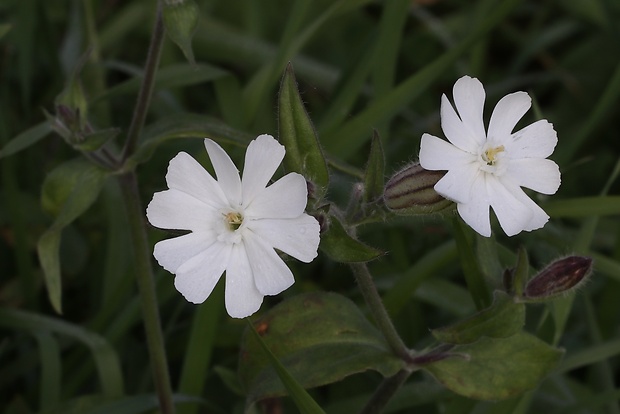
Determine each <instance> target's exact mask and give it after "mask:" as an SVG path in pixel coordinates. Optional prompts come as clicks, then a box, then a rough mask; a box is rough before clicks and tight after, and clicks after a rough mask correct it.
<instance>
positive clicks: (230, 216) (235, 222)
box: [224, 211, 243, 231]
mask: <svg viewBox="0 0 620 414" xmlns="http://www.w3.org/2000/svg"><path fill="white" fill-rule="evenodd" d="M224 220H225V221H226V224H228V227H229V228H230V230H232V231H235V230H237V229H238V228H239V227H241V224H242V223H243V216H242V215H241V214H240V213H237V212H236V211H231V212H229V213H226V214H224Z"/></svg>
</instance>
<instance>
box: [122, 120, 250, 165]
mask: <svg viewBox="0 0 620 414" xmlns="http://www.w3.org/2000/svg"><path fill="white" fill-rule="evenodd" d="M142 136H143V139H142V141H141V142H140V144H139V147H138V150H137V151H136V153H135V154H134V155H133V156H132V157H131V160H132V162H135V163H142V162H145V161H147V160H148V159H149V158H150V157H151V156H152V155H153V152H155V150H156V149H157V147H158V146H159V145H161V144H163V143H164V142H166V141H168V140H171V139H178V138H201V139H204V138H212V139H214V140H217V141H218V142H232V143H235V144H237V145H241V146H246V145H247V144H248V142H250V140H252V139H253V138H255V137H254V136H252V135H249V134H246V133H245V132H240V131H237V130H235V129H233V128H230V127H229V126H227V125H226V124H224V123H222V121H219V120H217V119H215V118H211V117H208V116H204V115H198V114H180V115H173V116H170V117H167V118H163V119H161V120H159V121H157V122H155V123H154V124H151V125H149V126H147V127H146V128H145V129H144V132H143V133H142Z"/></svg>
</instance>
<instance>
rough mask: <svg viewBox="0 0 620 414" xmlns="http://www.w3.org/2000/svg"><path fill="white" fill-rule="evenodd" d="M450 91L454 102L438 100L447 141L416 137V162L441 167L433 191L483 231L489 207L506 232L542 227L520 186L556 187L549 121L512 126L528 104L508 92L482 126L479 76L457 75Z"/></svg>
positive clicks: (542, 216)
mask: <svg viewBox="0 0 620 414" xmlns="http://www.w3.org/2000/svg"><path fill="white" fill-rule="evenodd" d="M453 95H454V101H455V105H454V107H453V106H452V104H451V103H450V101H449V100H448V98H447V97H446V96H445V95H443V96H442V99H441V126H442V129H443V131H444V134H446V137H447V139H448V140H447V141H444V140H441V139H440V138H437V137H434V136H432V135H429V134H424V136H423V137H422V141H421V143H420V165H421V166H422V167H423V168H425V169H427V170H432V171H447V173H446V175H445V176H444V178H442V179H441V180H439V181H438V182H437V184H436V185H435V191H437V192H438V193H439V194H441V195H442V196H443V197H445V198H447V199H450V200H452V201H454V202H455V203H457V211H458V212H459V214H460V216H461V218H462V219H463V220H464V221H465V223H467V224H468V225H469V226H470V227H471V228H473V229H474V230H475V231H476V232H478V233H479V234H481V235H482V236H485V237H490V236H491V219H490V209H492V210H493V212H494V213H495V215H496V216H497V218H498V221H499V224H500V226H501V227H502V230H503V231H504V233H506V234H507V235H508V236H513V235H516V234H519V233H520V232H522V231H532V230H536V229H539V228H541V227H543V226H544V225H545V223H546V222H547V220H548V218H549V217H548V216H547V215H546V213H544V211H543V210H542V209H541V208H540V207H539V206H538V205H537V204H536V203H535V202H534V201H532V199H530V198H529V197H528V196H527V195H526V194H525V193H524V192H523V190H522V189H521V187H525V188H528V189H531V190H534V191H537V192H540V193H543V194H546V195H552V194H555V193H556V192H557V190H558V188H559V187H560V182H561V179H560V169H559V167H558V166H557V164H556V163H555V162H553V161H552V160H549V159H547V157H548V156H550V155H551V154H552V153H553V149H554V148H555V145H556V144H557V134H556V132H555V130H554V129H553V125H552V124H551V123H549V122H547V121H546V120H540V121H537V122H534V123H533V124H531V125H529V126H526V127H525V128H523V129H521V130H519V131H514V129H515V127H516V125H517V123H518V122H519V120H520V119H521V118H522V117H523V115H525V113H526V112H527V111H528V110H529V108H530V106H531V99H530V97H529V95H528V94H527V93H525V92H515V93H512V94H509V95H506V96H505V97H503V98H502V99H500V101H499V102H498V103H497V105H496V106H495V109H494V110H493V113H492V115H491V120H490V124H489V128H488V130H487V131H485V129H484V123H483V109H484V108H483V107H484V100H485V92H484V87H483V86H482V83H481V82H480V81H479V80H478V79H476V78H472V77H469V76H463V77H462V78H460V79H459V80H457V81H456V83H455V85H454V90H453ZM455 108H456V110H455Z"/></svg>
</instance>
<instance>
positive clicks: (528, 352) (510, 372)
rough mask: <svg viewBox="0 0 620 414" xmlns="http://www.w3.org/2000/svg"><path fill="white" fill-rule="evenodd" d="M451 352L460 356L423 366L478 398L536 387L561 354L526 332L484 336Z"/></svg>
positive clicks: (506, 395) (501, 396)
mask: <svg viewBox="0 0 620 414" xmlns="http://www.w3.org/2000/svg"><path fill="white" fill-rule="evenodd" d="M450 352H451V353H458V354H461V356H453V357H449V358H447V359H443V360H441V361H437V362H434V363H432V364H429V365H426V366H424V368H423V369H425V370H426V371H428V372H429V373H431V374H432V375H433V376H434V377H435V378H436V379H437V380H438V381H439V382H440V383H442V384H443V385H444V386H445V387H447V388H448V389H450V390H452V391H454V392H455V393H457V394H460V395H463V396H466V397H469V398H474V399H479V400H499V399H504V398H509V397H513V396H515V395H518V394H520V393H522V392H524V391H526V390H529V389H532V388H534V387H536V385H537V384H538V383H539V382H540V381H541V380H542V379H543V378H544V377H545V376H546V375H547V374H549V373H550V372H551V371H552V370H553V369H554V368H555V367H556V365H557V364H558V362H559V360H560V358H561V357H562V354H563V351H562V350H559V349H557V348H554V347H552V346H550V345H548V344H547V343H546V342H543V341H541V340H540V339H538V338H536V337H535V336H533V335H530V334H528V333H525V332H520V333H518V334H516V335H513V336H510V337H508V338H499V339H495V338H484V337H483V338H481V339H480V340H479V341H477V342H474V343H473V344H469V345H459V346H456V347H454V348H452V349H451V350H450Z"/></svg>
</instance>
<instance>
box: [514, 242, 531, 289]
mask: <svg viewBox="0 0 620 414" xmlns="http://www.w3.org/2000/svg"><path fill="white" fill-rule="evenodd" d="M529 273H530V263H529V260H528V257H527V250H525V248H524V247H520V248H519V251H518V253H517V265H516V267H515V269H514V271H513V272H512V276H513V280H512V287H513V289H514V292H515V294H516V296H517V297H518V298H519V297H522V296H523V289H524V288H525V284H526V283H527V281H528V279H529V278H530V276H529Z"/></svg>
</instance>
